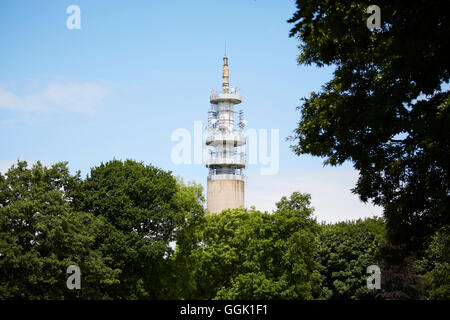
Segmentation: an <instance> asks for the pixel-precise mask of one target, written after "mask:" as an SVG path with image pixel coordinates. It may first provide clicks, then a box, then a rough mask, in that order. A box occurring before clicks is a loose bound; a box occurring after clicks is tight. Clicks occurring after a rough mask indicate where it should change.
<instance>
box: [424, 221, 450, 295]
mask: <svg viewBox="0 0 450 320" xmlns="http://www.w3.org/2000/svg"><path fill="white" fill-rule="evenodd" d="M416 267H417V268H418V269H419V271H420V272H421V273H422V279H423V283H422V285H421V289H422V296H421V298H423V299H438V300H449V299H450V228H449V227H448V226H445V227H443V228H442V229H440V230H439V231H438V232H436V234H435V235H434V236H433V238H432V240H431V241H430V245H429V246H428V248H427V250H426V251H425V254H424V256H423V257H422V259H420V260H419V261H417V263H416Z"/></svg>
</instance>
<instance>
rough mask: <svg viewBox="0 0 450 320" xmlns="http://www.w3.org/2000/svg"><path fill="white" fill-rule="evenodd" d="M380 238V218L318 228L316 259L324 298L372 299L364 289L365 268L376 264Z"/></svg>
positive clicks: (382, 229) (383, 228) (365, 279)
mask: <svg viewBox="0 0 450 320" xmlns="http://www.w3.org/2000/svg"><path fill="white" fill-rule="evenodd" d="M384 237H385V225H384V222H383V220H382V219H380V218H367V219H364V220H357V221H347V222H339V223H336V224H330V225H322V230H321V233H320V237H319V242H320V249H319V251H318V257H319V261H320V265H321V269H320V273H321V275H322V277H323V284H322V285H323V292H324V294H325V296H324V298H327V299H368V298H372V297H373V296H374V295H372V294H371V292H370V291H369V289H368V288H367V278H368V277H369V275H368V274H367V273H366V269H367V267H368V266H370V265H374V264H375V265H376V264H378V259H377V250H378V248H379V247H380V244H381V243H382V242H383V241H384ZM381 271H382V276H383V270H381Z"/></svg>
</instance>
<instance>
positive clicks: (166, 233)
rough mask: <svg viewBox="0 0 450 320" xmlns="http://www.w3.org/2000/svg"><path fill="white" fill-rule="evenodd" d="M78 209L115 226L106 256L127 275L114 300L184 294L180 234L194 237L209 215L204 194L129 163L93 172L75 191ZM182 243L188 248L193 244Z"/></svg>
mask: <svg viewBox="0 0 450 320" xmlns="http://www.w3.org/2000/svg"><path fill="white" fill-rule="evenodd" d="M73 195H74V201H73V203H74V206H75V207H76V208H77V210H80V211H85V212H88V213H91V214H93V215H95V216H96V217H103V218H104V219H106V220H107V221H108V222H109V223H110V224H111V225H112V227H111V228H112V229H111V235H110V236H108V237H106V238H105V240H104V241H105V243H104V245H103V247H102V250H103V254H104V255H106V256H108V257H111V260H110V261H109V262H110V264H109V265H110V266H111V268H114V269H119V270H121V273H120V276H119V280H120V284H117V285H115V286H114V288H112V290H111V291H110V293H109V294H110V295H111V296H112V297H114V298H124V299H167V298H177V296H176V295H177V294H181V293H180V290H178V289H177V288H176V287H175V286H176V284H179V283H180V281H181V280H179V281H175V280H174V272H176V271H177V270H178V272H176V273H175V274H176V275H177V276H179V277H181V276H182V273H181V271H179V268H177V267H176V266H174V261H175V259H174V249H173V247H174V245H175V242H176V241H177V235H180V237H184V238H186V237H188V235H187V234H188V232H187V231H184V232H182V231H181V230H184V229H183V227H185V226H186V227H187V228H189V227H190V225H192V224H193V221H194V220H196V219H197V216H200V217H201V216H202V215H203V214H204V210H203V207H202V205H201V190H199V189H198V187H195V186H194V187H186V186H181V185H179V184H178V183H177V181H176V179H175V177H173V176H172V175H171V173H170V172H166V171H164V170H162V169H159V168H156V167H153V166H151V165H148V166H147V165H144V164H143V163H140V162H136V161H132V160H126V161H123V162H122V161H118V160H113V161H110V162H107V163H102V164H101V165H100V166H98V167H95V168H92V169H91V172H90V175H89V176H88V177H87V178H86V179H85V180H84V181H83V182H82V183H81V185H80V187H79V188H77V189H76V190H74V192H73ZM181 243H183V244H185V245H187V243H188V240H186V241H183V240H181Z"/></svg>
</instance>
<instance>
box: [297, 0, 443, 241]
mask: <svg viewBox="0 0 450 320" xmlns="http://www.w3.org/2000/svg"><path fill="white" fill-rule="evenodd" d="M296 3H297V9H298V10H297V12H295V14H294V15H293V17H292V18H291V19H290V20H289V22H290V23H293V24H294V27H293V28H292V30H291V32H290V36H293V37H297V38H298V39H299V40H300V44H299V49H300V55H299V57H298V62H299V63H301V64H306V65H310V64H315V65H317V66H324V65H331V66H334V67H335V71H334V77H333V79H332V80H331V81H329V82H328V83H326V84H325V85H324V87H323V88H322V90H321V91H320V92H312V93H311V94H310V96H309V97H307V98H304V99H303V104H302V106H301V120H300V121H299V124H298V128H297V129H296V130H295V131H294V134H293V137H292V138H293V140H294V141H295V144H294V145H293V150H294V152H295V153H296V154H298V155H301V154H312V155H315V156H320V157H324V158H325V163H326V164H330V165H340V164H342V163H344V162H345V161H347V160H349V161H351V162H352V163H353V165H354V167H355V168H356V169H357V170H358V171H359V174H360V175H359V180H358V182H357V185H356V187H355V188H354V192H356V193H357V194H359V196H360V198H361V199H362V200H363V201H368V200H372V201H373V202H374V203H376V204H378V205H382V206H383V207H384V215H385V218H386V222H387V227H388V234H389V237H390V239H391V241H392V242H393V243H394V244H399V243H408V244H409V245H410V247H409V248H408V249H414V248H420V247H421V245H422V243H423V242H424V241H423V240H424V239H425V238H426V237H427V236H431V235H432V234H434V232H435V231H436V230H437V229H439V228H440V227H441V226H442V225H448V224H449V223H450V212H449V211H450V209H449V203H450V177H449V169H450V134H449V130H448V123H449V122H450V107H449V105H450V97H449V91H448V90H445V89H443V87H442V85H443V84H444V83H448V81H449V75H450V72H449V66H450V59H449V58H448V57H449V56H450V37H449V36H448V35H449V34H450V23H449V17H448V14H447V13H446V11H445V10H444V8H445V7H446V6H445V4H446V2H445V1H431V2H430V1H418V0H414V1H408V2H405V1H399V0H394V1H391V0H389V1H387V0H381V1H378V2H377V3H376V4H377V5H378V6H379V7H380V8H381V19H382V24H381V28H380V29H376V30H369V29H368V28H367V26H366V20H367V19H368V17H369V14H367V13H366V10H367V7H368V6H369V4H370V3H368V2H352V1H343V0H338V1H328V0H318V1H311V0H298V1H296Z"/></svg>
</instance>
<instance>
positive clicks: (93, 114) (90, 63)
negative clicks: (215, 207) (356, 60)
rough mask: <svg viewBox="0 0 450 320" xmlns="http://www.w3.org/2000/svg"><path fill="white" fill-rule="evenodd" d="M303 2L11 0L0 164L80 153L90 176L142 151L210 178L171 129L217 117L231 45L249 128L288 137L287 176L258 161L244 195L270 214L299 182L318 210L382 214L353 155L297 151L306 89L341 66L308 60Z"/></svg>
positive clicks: (0, 20)
mask: <svg viewBox="0 0 450 320" xmlns="http://www.w3.org/2000/svg"><path fill="white" fill-rule="evenodd" d="M69 5H78V6H79V7H80V9H81V29H79V30H76V29H74V30H70V29H68V28H67V27H66V20H67V19H68V17H69V16H70V14H67V13H66V9H67V7H68V6H69ZM294 12H295V4H294V1H275V0H272V1H268V0H267V1H261V0H256V1H255V0H235V1H229V0H228V1H225V0H223V1H212V0H208V1H172V0H170V1H168V0H166V1H163V0H160V1H158V0H148V1H137V0H134V1H125V0H120V1H119V0H117V1H110V0H109V1H107V0H72V1H63V0H59V1H53V0H48V1H45V0H39V1H31V0H30V1H25V0H3V1H1V2H0V43H1V47H0V171H2V172H4V171H5V170H6V168H8V167H9V166H10V165H11V164H12V163H14V162H15V161H16V159H18V158H19V159H21V160H27V161H29V162H35V161H36V160H41V161H42V162H43V163H44V164H51V163H54V162H57V161H68V162H69V167H70V169H71V171H72V172H75V171H76V170H81V172H82V174H83V176H85V175H86V174H87V173H88V172H89V169H90V168H91V167H93V166H96V165H98V164H100V163H101V162H102V161H103V162H105V161H108V160H112V159H113V158H116V159H122V160H125V159H135V160H138V161H143V162H144V163H146V164H153V165H155V166H158V167H161V168H163V169H165V170H171V171H173V173H174V174H175V175H178V176H181V177H183V178H184V179H185V180H195V181H196V182H199V183H202V184H203V185H204V186H206V175H207V169H206V168H205V167H204V166H203V165H202V164H180V165H176V164H175V163H174V162H173V161H172V159H171V152H172V150H173V148H174V146H175V145H176V142H174V141H171V135H172V133H173V132H174V131H175V130H177V129H180V128H185V129H187V130H188V131H190V132H192V133H193V130H194V121H203V123H204V124H205V122H206V119H207V110H208V108H209V94H210V93H209V90H210V89H211V88H214V89H220V84H221V65H222V57H223V54H224V45H225V42H226V46H227V55H228V57H229V65H230V80H231V85H232V86H238V87H240V88H241V94H242V95H243V96H244V98H245V101H244V103H243V104H242V105H239V109H241V108H242V109H243V110H244V112H245V118H246V120H247V122H248V128H254V129H256V130H259V129H263V130H268V131H269V132H270V130H271V129H278V130H279V137H280V138H279V146H280V147H279V149H280V151H279V161H280V164H279V171H278V172H277V174H274V175H261V174H260V169H261V167H264V166H263V165H258V164H255V165H249V168H248V180H247V186H246V205H247V206H250V205H255V206H256V208H257V209H261V210H268V211H270V210H272V209H273V208H274V203H275V201H278V200H279V199H280V197H281V196H283V195H289V194H290V193H291V192H293V191H296V190H298V191H301V192H308V193H311V194H312V203H313V205H314V207H315V208H316V212H315V215H316V216H317V218H318V220H319V221H328V222H334V221H339V220H346V219H356V218H359V217H366V216H372V215H375V214H376V215H379V214H380V212H381V209H380V208H378V207H373V206H371V205H365V204H362V203H361V202H360V201H359V200H358V197H357V196H355V195H353V194H352V193H351V191H350V189H351V188H352V187H353V186H354V184H355V182H356V179H357V173H356V172H355V171H354V170H353V169H352V166H351V164H347V165H344V166H342V167H338V168H334V167H323V166H322V162H323V159H320V158H313V157H309V156H302V157H298V156H296V155H294V154H293V153H292V152H291V150H290V149H289V145H290V142H289V141H286V138H287V137H288V136H289V135H290V134H291V133H292V130H293V129H294V128H295V127H296V124H297V122H298V119H299V112H298V111H297V110H296V107H297V106H298V105H299V104H300V98H301V97H303V96H307V95H308V94H309V93H310V92H311V91H317V90H319V89H320V87H321V86H322V85H323V84H324V83H325V82H326V81H328V80H329V79H330V78H331V76H332V71H333V69H332V68H317V67H314V66H310V67H305V66H298V65H297V62H296V57H297V55H298V49H297V40H296V39H294V38H289V30H290V28H291V25H289V24H288V23H287V20H288V19H289V18H290V17H291V16H292V14H293V13H294Z"/></svg>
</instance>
